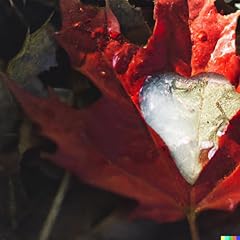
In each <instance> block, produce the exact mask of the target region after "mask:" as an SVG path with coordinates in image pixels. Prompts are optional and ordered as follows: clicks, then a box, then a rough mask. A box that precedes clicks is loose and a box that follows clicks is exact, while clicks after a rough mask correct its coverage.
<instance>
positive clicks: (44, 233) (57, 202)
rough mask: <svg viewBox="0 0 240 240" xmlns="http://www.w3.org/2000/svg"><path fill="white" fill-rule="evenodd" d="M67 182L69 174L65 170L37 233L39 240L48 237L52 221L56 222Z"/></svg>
mask: <svg viewBox="0 0 240 240" xmlns="http://www.w3.org/2000/svg"><path fill="white" fill-rule="evenodd" d="M69 182H70V174H69V173H67V172H66V173H65V175H64V177H63V179H62V181H61V184H60V186H59V189H58V191H57V194H56V196H55V198H54V200H53V204H52V207H51V209H50V211H49V214H48V216H47V218H46V220H45V222H44V224H43V228H42V230H41V232H40V235H39V240H48V239H49V236H50V234H51V232H52V229H53V227H54V223H55V222H56V218H57V216H58V214H59V212H60V209H61V206H62V202H63V200H64V197H65V195H66V192H67V190H68V186H69Z"/></svg>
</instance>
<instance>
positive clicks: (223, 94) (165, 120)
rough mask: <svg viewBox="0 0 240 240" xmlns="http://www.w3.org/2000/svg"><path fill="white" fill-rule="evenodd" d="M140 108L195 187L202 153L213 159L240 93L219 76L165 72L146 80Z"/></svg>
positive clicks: (187, 179) (236, 109) (239, 103)
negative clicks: (182, 74)
mask: <svg viewBox="0 0 240 240" xmlns="http://www.w3.org/2000/svg"><path fill="white" fill-rule="evenodd" d="M140 108H141V111H142V115H143V117H144V119H145V121H146V122H147V123H148V124H149V126H151V127H152V128H153V129H154V130H155V131H156V132H157V133H158V134H159V135H160V136H161V138H162V139H163V140H164V141H165V143H166V144H167V146H168V148H169V150H170V152H171V154H172V156H173V158H174V160H175V162H176V165H177V167H178V168H179V170H180V172H181V174H182V175H183V177H184V178H185V179H186V181H188V182H189V183H190V184H194V183H195V181H196V179H197V178H198V176H199V174H200V172H201V170H202V168H203V163H202V161H200V156H201V153H202V152H203V151H202V150H207V151H208V159H211V158H212V157H213V156H214V154H215V152H216V150H217V147H218V137H219V135H222V134H224V131H225V130H226V127H227V125H228V123H229V119H231V118H232V117H233V116H234V115H235V114H236V113H237V111H238V110H239V109H240V94H238V93H237V92H236V91H235V89H234V87H233V86H232V85H231V84H230V83H229V82H228V81H227V80H226V79H225V78H224V77H223V76H221V75H218V74H214V73H207V74H200V75H198V76H196V77H194V78H191V79H186V78H184V77H181V76H179V75H177V74H174V73H166V74H161V75H157V76H150V77H148V78H147V80H146V81H145V83H144V86H143V88H142V90H141V92H140ZM220 133H221V134H220Z"/></svg>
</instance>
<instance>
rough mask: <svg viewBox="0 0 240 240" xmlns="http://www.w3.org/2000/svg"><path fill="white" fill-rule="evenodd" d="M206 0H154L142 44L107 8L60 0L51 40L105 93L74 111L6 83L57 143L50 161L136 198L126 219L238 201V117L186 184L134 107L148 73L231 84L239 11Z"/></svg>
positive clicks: (164, 216) (174, 215)
mask: <svg viewBox="0 0 240 240" xmlns="http://www.w3.org/2000/svg"><path fill="white" fill-rule="evenodd" d="M213 2H214V1H204V0H199V1H188V5H187V4H186V2H185V1H183V0H175V1H171V2H170V1H168V0H158V1H156V2H155V13H154V16H155V19H156V25H155V28H154V31H153V34H152V36H151V37H150V39H149V41H148V43H147V45H146V46H144V47H141V46H135V45H133V44H131V43H129V42H127V41H126V40H125V39H124V38H123V37H122V36H121V34H120V30H119V24H118V22H117V19H116V18H115V17H114V15H113V14H112V12H111V10H110V9H104V8H94V7H92V6H91V7H90V6H85V5H83V4H81V3H79V2H78V1H77V0H62V1H61V9H62V17H63V24H62V30H61V31H60V32H59V33H58V34H57V36H56V37H57V39H58V41H59V43H60V44H61V45H62V46H63V47H64V48H65V50H66V51H67V52H68V54H69V56H70V58H71V62H72V66H73V67H74V68H76V69H78V70H79V71H81V72H82V73H83V74H85V75H86V76H88V77H89V78H90V79H91V80H92V81H93V82H94V83H95V84H96V86H97V87H98V88H99V89H100V90H101V92H102V93H103V97H102V98H101V99H100V100H99V101H97V102H96V103H95V104H93V105H92V106H90V107H88V108H87V109H82V110H76V109H73V108H71V107H69V106H66V105H65V104H64V103H61V102H59V101H58V100H57V98H56V97H55V96H54V95H53V94H52V95H51V96H50V98H49V99H41V98H37V97H34V96H31V95H29V94H28V93H26V92H24V91H23V90H21V89H19V88H18V87H17V86H16V85H15V84H14V83H13V82H11V81H7V84H8V86H9V88H10V89H11V90H12V92H13V93H14V95H15V96H16V98H17V100H18V101H19V102H20V104H21V105H22V107H23V109H24V111H25V112H26V114H28V115H29V117H30V118H31V119H32V120H33V121H34V122H36V123H37V124H38V125H39V126H40V127H41V131H42V134H43V135H45V136H48V137H49V138H50V139H52V140H53V141H54V142H56V144H57V146H58V151H57V153H56V154H55V155H54V156H52V157H51V159H52V161H54V162H55V163H56V164H58V165H60V166H62V167H64V168H66V169H68V170H69V171H71V172H72V173H74V174H75V175H77V176H79V177H80V178H81V179H82V180H83V181H85V182H86V183H89V184H92V185H94V186H97V187H100V188H103V189H106V190H110V191H112V192H115V193H118V194H121V195H124V196H127V197H130V198H133V199H135V200H137V201H138V203H139V205H138V207H137V208H136V209H135V212H133V214H132V216H134V217H144V218H150V219H154V220H156V221H159V222H166V221H175V220H177V219H181V218H183V217H184V216H186V215H187V214H188V211H189V209H191V210H195V211H197V212H199V211H202V210H204V209H208V208H217V209H223V210H232V209H233V208H234V207H235V206H236V204H237V203H239V201H240V195H239V193H238V186H239V181H240V178H239V161H240V157H239V156H240V151H239V150H240V148H239V136H240V132H239V130H238V128H237V126H238V123H239V121H240V116H239V114H237V115H236V116H235V117H234V118H233V119H232V120H231V121H230V125H229V127H228V130H227V132H226V134H225V135H224V136H223V137H222V138H221V139H220V147H219V150H218V152H217V153H216V154H215V156H214V158H213V159H211V161H210V162H209V164H207V165H206V166H205V168H204V169H203V171H202V172H201V175H200V176H199V179H198V180H197V182H196V183H195V185H194V186H190V185H189V184H188V183H187V182H186V181H185V180H184V179H183V177H182V176H181V174H180V173H179V171H178V169H177V167H176V165H175V163H174V161H173V159H171V157H170V154H169V151H168V149H167V147H166V146H165V144H164V143H163V141H162V140H161V139H160V138H159V137H158V136H157V134H156V133H154V132H153V131H152V130H149V129H148V127H147V126H146V124H145V123H144V121H143V119H142V117H141V116H140V114H139V113H138V101H137V99H138V92H139V89H140V88H141V86H142V84H143V81H144V80H145V77H146V76H148V75H151V74H154V73H161V72H166V71H175V72H177V73H179V74H181V75H184V76H191V75H195V74H196V73H198V72H208V71H211V72H216V73H220V74H223V75H224V76H225V77H226V78H227V79H229V81H231V82H232V83H233V84H235V85H236V86H237V85H238V79H239V57H238V56H236V54H235V45H234V44H233V42H234V41H235V32H234V29H235V28H236V21H237V15H238V14H239V13H235V14H232V15H229V16H227V17H226V16H222V15H221V14H219V13H218V12H217V10H216V9H215V6H214V3H213ZM226 66H227V67H226ZM121 84H122V85H123V88H122V86H121ZM123 89H125V90H126V92H127V93H128V94H129V96H130V97H131V98H132V100H133V103H134V104H135V106H136V107H137V108H136V107H135V106H134V104H132V102H131V101H130V98H129V96H127V94H125V92H124V90H123ZM36 106H38V107H36ZM229 199H230V200H229Z"/></svg>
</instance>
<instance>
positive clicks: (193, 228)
mask: <svg viewBox="0 0 240 240" xmlns="http://www.w3.org/2000/svg"><path fill="white" fill-rule="evenodd" d="M187 219H188V224H189V228H190V234H191V239H192V240H200V237H199V232H198V227H197V223H196V213H195V212H194V211H190V212H189V214H188V216H187Z"/></svg>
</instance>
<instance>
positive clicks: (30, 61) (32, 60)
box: [7, 21, 57, 95]
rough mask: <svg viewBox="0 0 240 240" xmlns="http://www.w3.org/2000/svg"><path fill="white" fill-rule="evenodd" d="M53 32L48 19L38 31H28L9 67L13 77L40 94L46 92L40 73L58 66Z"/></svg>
mask: <svg viewBox="0 0 240 240" xmlns="http://www.w3.org/2000/svg"><path fill="white" fill-rule="evenodd" d="M53 33H54V30H53V27H51V26H50V25H49V24H48V21H47V22H46V23H45V24H44V25H43V26H42V27H41V28H39V29H38V30H37V31H36V32H34V33H32V34H30V33H29V32H28V33H27V36H26V39H25V42H24V45H23V47H22V49H21V51H20V52H19V53H18V54H17V55H16V56H15V57H14V58H13V59H12V60H11V61H10V62H9V64H8V67H7V73H8V75H9V76H10V78H11V79H14V80H16V81H17V82H18V83H20V84H21V85H23V86H24V87H25V88H26V89H28V90H31V91H32V92H33V93H35V94H38V95H44V94H46V92H44V91H45V90H44V87H43V85H42V83H41V81H40V80H39V79H38V75H39V74H40V73H42V72H44V71H47V70H49V69H50V68H51V67H55V66H57V62H56V43H55V40H54V38H53Z"/></svg>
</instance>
